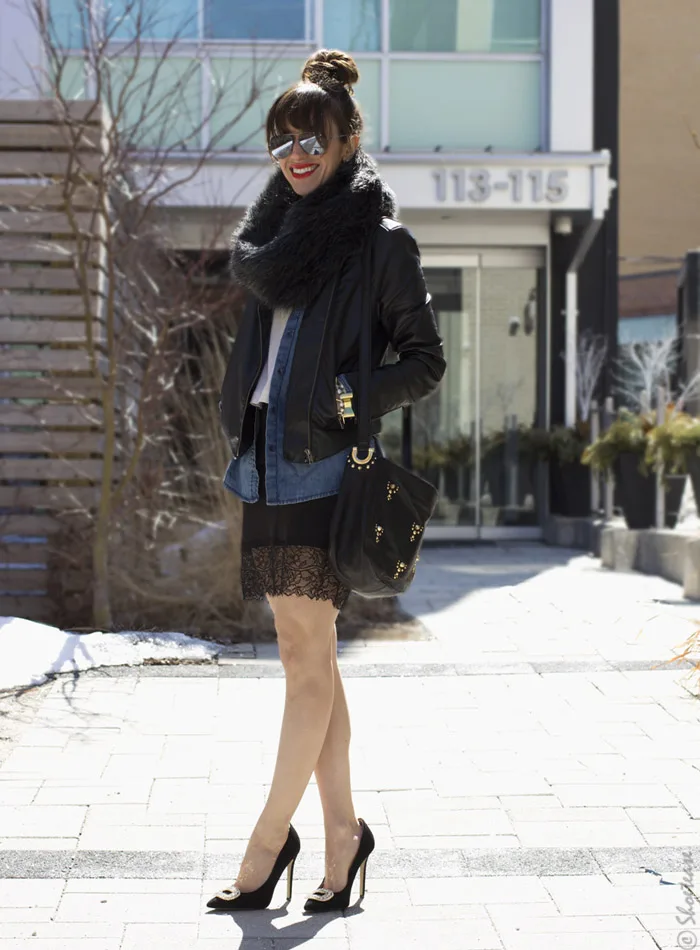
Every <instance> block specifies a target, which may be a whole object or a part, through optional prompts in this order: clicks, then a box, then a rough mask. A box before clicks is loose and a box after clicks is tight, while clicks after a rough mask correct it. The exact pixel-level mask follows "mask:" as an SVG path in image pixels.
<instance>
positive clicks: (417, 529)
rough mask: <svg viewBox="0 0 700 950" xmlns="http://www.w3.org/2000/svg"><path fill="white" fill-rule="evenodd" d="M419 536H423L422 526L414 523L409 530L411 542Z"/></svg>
mask: <svg viewBox="0 0 700 950" xmlns="http://www.w3.org/2000/svg"><path fill="white" fill-rule="evenodd" d="M421 534H423V525H422V524H416V523H415V522H414V523H413V526H412V528H411V541H415V540H416V538H418V537H420V536H421Z"/></svg>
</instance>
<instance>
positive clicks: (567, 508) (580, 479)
mask: <svg viewBox="0 0 700 950" xmlns="http://www.w3.org/2000/svg"><path fill="white" fill-rule="evenodd" d="M549 504H550V509H551V511H552V513H553V514H555V515H566V516H567V517H569V518H587V517H588V515H590V513H591V470H590V467H589V466H588V465H583V464H582V463H581V462H559V461H557V460H556V459H552V461H551V463H550V466H549Z"/></svg>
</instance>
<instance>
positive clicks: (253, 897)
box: [207, 825, 301, 910]
mask: <svg viewBox="0 0 700 950" xmlns="http://www.w3.org/2000/svg"><path fill="white" fill-rule="evenodd" d="M300 850H301V842H300V840H299V835H298V834H297V833H296V830H295V829H294V827H293V826H292V825H290V826H289V834H288V835H287V840H286V841H285V843H284V846H283V848H282V850H281V851H280V853H279V854H278V855H277V860H276V861H275V865H274V867H273V868H272V871H270V876H269V877H268V879H267V880H266V881H264V882H263V883H262V884H261V885H260V887H258V888H257V889H256V890H254V891H241V890H240V889H239V888H237V887H236V886H235V885H234V884H232V885H231V887H227V888H224V890H221V891H219V892H218V894H215V895H214V897H212V899H211V900H210V901H207V907H213V908H214V909H215V910H263V909H264V908H265V907H267V906H268V905H269V903H270V901H271V900H272V895H273V894H274V892H275V887H276V886H277V882H278V881H279V879H280V878H281V877H282V873H283V871H284V869H285V868H287V900H291V897H292V876H293V874H294V862H295V861H296V859H297V855H298V854H299V851H300Z"/></svg>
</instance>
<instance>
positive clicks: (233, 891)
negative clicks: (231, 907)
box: [216, 884, 241, 901]
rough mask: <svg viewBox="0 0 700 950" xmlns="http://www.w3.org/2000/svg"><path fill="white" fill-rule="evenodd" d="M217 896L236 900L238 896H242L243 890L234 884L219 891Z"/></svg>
mask: <svg viewBox="0 0 700 950" xmlns="http://www.w3.org/2000/svg"><path fill="white" fill-rule="evenodd" d="M216 896H217V897H220V898H221V900H222V901H235V900H236V898H237V897H240V896H241V892H240V891H239V890H238V888H237V887H235V886H234V885H233V884H232V885H231V887H226V888H224V890H223V891H219V893H218V894H217V895H216Z"/></svg>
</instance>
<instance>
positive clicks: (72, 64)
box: [45, 56, 87, 99]
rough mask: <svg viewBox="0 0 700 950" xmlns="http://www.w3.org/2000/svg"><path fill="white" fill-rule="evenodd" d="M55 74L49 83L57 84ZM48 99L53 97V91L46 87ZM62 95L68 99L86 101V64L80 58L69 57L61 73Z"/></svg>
mask: <svg viewBox="0 0 700 950" xmlns="http://www.w3.org/2000/svg"><path fill="white" fill-rule="evenodd" d="M55 78H56V77H55V74H54V76H53V77H52V79H51V80H49V82H55ZM45 93H46V95H47V97H49V96H50V95H51V89H50V87H49V86H47V87H46V89H45ZM61 95H62V96H65V98H66V99H85V98H86V96H87V86H86V83H85V62H84V60H83V59H82V58H80V57H78V56H71V57H69V58H68V59H67V60H66V62H65V65H64V67H63V71H62V73H61Z"/></svg>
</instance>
